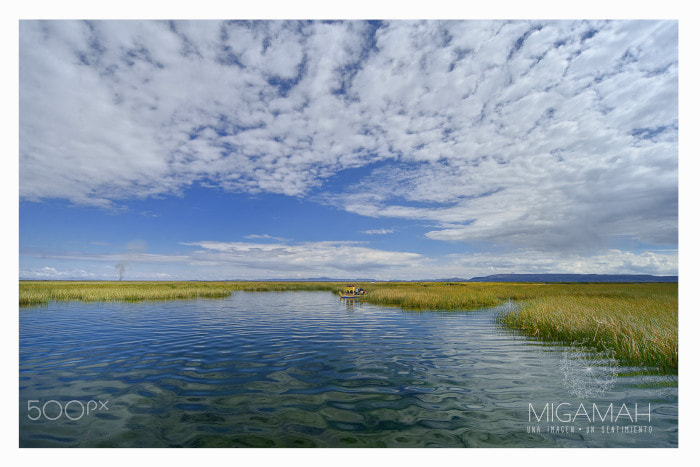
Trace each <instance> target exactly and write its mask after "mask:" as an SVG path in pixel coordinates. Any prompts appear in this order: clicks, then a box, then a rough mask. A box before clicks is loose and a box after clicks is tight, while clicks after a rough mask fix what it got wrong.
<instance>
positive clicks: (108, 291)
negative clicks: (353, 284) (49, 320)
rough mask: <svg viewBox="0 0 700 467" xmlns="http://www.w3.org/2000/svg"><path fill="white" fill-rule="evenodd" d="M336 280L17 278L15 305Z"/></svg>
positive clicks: (182, 295)
mask: <svg viewBox="0 0 700 467" xmlns="http://www.w3.org/2000/svg"><path fill="white" fill-rule="evenodd" d="M340 288H341V286H340V285H339V284H337V283H321V282H133V281H104V282H102V281H100V282H95V281H85V282H74V281H21V282H20V283H19V304H20V305H21V306H27V305H38V304H42V303H47V302H49V301H70V300H80V301H142V300H177V299H197V298H223V297H228V296H230V295H231V293H232V292H235V291H237V290H241V291H254V292H258V291H286V290H331V291H335V290H340Z"/></svg>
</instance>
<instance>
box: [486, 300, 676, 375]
mask: <svg viewBox="0 0 700 467" xmlns="http://www.w3.org/2000/svg"><path fill="white" fill-rule="evenodd" d="M500 321H501V322H502V323H503V324H504V325H505V326H507V327H509V328H511V329H514V330H516V331H518V332H520V333H522V334H525V335H528V336H532V337H535V338H537V339H539V340H543V341H552V342H562V343H574V342H578V343H581V344H583V345H586V346H588V347H592V348H595V349H598V350H601V351H611V350H612V351H613V352H614V355H615V356H616V358H617V359H618V360H620V361H621V362H624V363H626V364H630V365H637V366H646V367H648V368H655V369H657V370H658V371H660V372H662V373H677V372H678V299H677V296H675V297H674V296H668V295H658V296H653V297H649V296H648V297H644V296H638V297H592V296H566V295H562V296H558V297H544V298H537V299H534V300H531V301H527V302H525V303H523V304H522V308H521V309H520V310H517V311H511V312H508V313H506V314H504V315H503V316H502V317H501V318H500Z"/></svg>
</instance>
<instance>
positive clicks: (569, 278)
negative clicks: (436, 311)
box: [271, 274, 678, 283]
mask: <svg viewBox="0 0 700 467" xmlns="http://www.w3.org/2000/svg"><path fill="white" fill-rule="evenodd" d="M271 280H272V281H288V280H290V279H271ZM291 280H295V281H299V282H306V281H309V282H311V281H314V282H348V283H352V282H374V281H376V279H357V278H356V279H337V278H331V277H312V278H308V279H291ZM377 282H384V281H377ZM388 282H678V276H652V275H649V274H493V275H491V276H484V277H472V278H471V279H464V278H462V277H450V278H445V279H422V280H413V281H403V280H395V281H388Z"/></svg>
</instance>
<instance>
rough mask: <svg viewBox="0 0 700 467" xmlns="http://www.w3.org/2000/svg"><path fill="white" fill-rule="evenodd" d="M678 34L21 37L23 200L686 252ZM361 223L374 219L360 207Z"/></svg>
mask: <svg viewBox="0 0 700 467" xmlns="http://www.w3.org/2000/svg"><path fill="white" fill-rule="evenodd" d="M677 31H678V24H677V22H674V21H660V22H656V21H613V22H605V21H596V22H585V21H555V22H525V21H515V22H505V23H504V22H490V21H448V22H434V21H431V22H413V21H398V22H389V23H385V24H384V25H383V26H382V27H380V28H378V29H377V30H376V31H375V30H374V28H373V27H372V26H371V25H370V24H368V23H365V22H336V23H322V22H311V23H299V22H254V23H244V22H233V23H219V22H177V23H169V22H131V21H128V22H121V21H106V22H90V23H87V22H70V21H60V22H35V21H23V22H21V25H20V196H21V198H22V199H27V200H41V199H46V198H65V199H68V200H70V201H72V202H73V203H77V204H88V205H98V206H105V207H110V206H112V207H113V206H114V204H115V203H118V202H119V201H120V200H123V199H129V198H134V197H136V198H144V197H149V196H153V195H158V194H170V193H178V192H179V191H181V190H182V189H184V188H185V187H187V186H189V185H191V184H192V183H195V182H197V181H201V182H202V183H204V184H207V185H213V186H219V187H222V188H224V189H226V190H233V191H244V192H249V193H258V192H271V193H282V194H285V195H289V196H305V195H307V194H309V193H310V192H312V191H314V190H317V191H318V190H322V189H323V182H324V180H325V179H326V178H327V177H329V176H331V175H333V174H336V173H338V172H339V171H341V170H343V169H347V168H353V167H361V166H363V165H366V164H368V163H372V162H377V161H388V162H391V164H392V165H390V166H386V167H379V168H377V169H376V170H375V171H374V172H373V174H372V176H370V177H368V178H366V179H364V180H362V181H361V182H360V183H358V184H357V186H356V187H355V189H354V190H350V191H348V192H346V193H342V194H340V195H338V194H337V193H336V194H329V195H326V198H327V199H332V200H333V202H334V204H335V205H337V206H339V207H341V208H343V209H347V210H348V211H351V212H356V213H358V214H362V215H370V216H376V217H379V216H382V217H399V218H409V219H420V220H427V221H431V222H432V223H433V224H434V227H433V228H432V230H431V231H429V232H428V233H427V236H428V237H429V238H432V239H438V240H456V241H467V242H474V241H480V242H482V241H487V242H493V243H498V244H508V245H512V246H515V247H518V248H525V249H540V250H541V249H545V250H547V249H557V250H562V251H565V250H570V249H581V248H584V249H585V248H594V249H595V248H602V247H603V246H604V244H605V240H606V239H609V238H611V237H625V238H632V239H636V240H638V241H640V242H644V243H655V244H666V245H675V244H676V237H677V223H678V217H677V209H678V207H677V204H678V197H677V189H678V160H677V159H678V150H677V144H678V136H677V132H678V117H677V115H678V90H677V80H678V59H677V53H678V52H677ZM360 206H361V209H360Z"/></svg>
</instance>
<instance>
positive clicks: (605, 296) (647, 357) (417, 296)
mask: <svg viewBox="0 0 700 467" xmlns="http://www.w3.org/2000/svg"><path fill="white" fill-rule="evenodd" d="M368 291H369V293H368V295H367V296H366V297H363V298H362V300H364V301H367V302H371V303H375V304H380V305H391V306H400V307H404V308H410V309H430V310H455V309H464V310H468V309H476V308H483V307H488V306H495V305H499V304H502V303H504V302H507V301H509V300H512V301H514V302H517V303H519V306H518V308H517V309H515V310H509V311H506V312H504V313H503V314H502V315H501V316H500V317H499V321H500V322H501V324H503V325H505V326H507V327H508V328H511V329H513V330H515V331H517V332H519V333H521V334H525V335H528V336H532V337H535V338H537V339H540V340H544V341H551V342H560V343H564V344H571V343H575V342H577V343H581V344H584V345H587V346H589V347H592V348H596V349H598V350H601V351H611V350H612V351H614V353H615V355H616V357H617V359H618V360H619V361H621V362H623V363H626V364H630V365H640V366H645V367H648V368H653V369H656V370H657V371H660V372H662V373H677V372H678V284H677V283H649V284H617V283H616V284H611V283H605V284H582V283H576V284H532V283H527V284H517V283H453V284H449V283H391V284H378V285H376V286H369V288H368Z"/></svg>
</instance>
